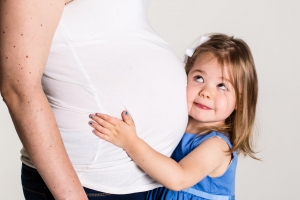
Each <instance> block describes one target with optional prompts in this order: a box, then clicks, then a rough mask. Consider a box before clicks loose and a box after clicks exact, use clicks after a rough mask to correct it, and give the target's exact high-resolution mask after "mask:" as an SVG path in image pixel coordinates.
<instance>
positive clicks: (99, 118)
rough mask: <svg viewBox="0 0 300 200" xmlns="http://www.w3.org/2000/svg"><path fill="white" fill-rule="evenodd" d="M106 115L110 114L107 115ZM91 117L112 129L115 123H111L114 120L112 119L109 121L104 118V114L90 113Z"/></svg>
mask: <svg viewBox="0 0 300 200" xmlns="http://www.w3.org/2000/svg"><path fill="white" fill-rule="evenodd" d="M106 116H108V115H106ZM90 118H91V119H93V120H94V121H95V122H97V123H98V124H100V125H101V126H103V127H104V128H107V129H112V128H113V127H114V125H113V124H112V123H110V121H112V120H109V121H107V120H105V119H103V118H102V115H99V114H96V115H90Z"/></svg>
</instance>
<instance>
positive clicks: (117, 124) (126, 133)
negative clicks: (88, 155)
mask: <svg viewBox="0 0 300 200" xmlns="http://www.w3.org/2000/svg"><path fill="white" fill-rule="evenodd" d="M90 118H91V119H93V120H94V121H90V122H89V125H90V126H92V127H93V128H94V130H93V133H94V134H95V135H97V136H98V137H100V138H101V139H103V140H106V141H108V142H110V143H112V144H114V145H116V146H118V147H121V148H123V149H124V150H125V151H126V149H128V148H130V146H132V145H133V144H134V143H135V141H137V140H138V139H139V138H138V136H137V134H136V130H135V125H134V122H133V120H132V118H131V116H130V114H129V113H128V112H127V111H123V112H122V119H123V121H122V120H119V119H117V118H114V117H111V116H109V115H105V114H98V113H97V114H96V115H90Z"/></svg>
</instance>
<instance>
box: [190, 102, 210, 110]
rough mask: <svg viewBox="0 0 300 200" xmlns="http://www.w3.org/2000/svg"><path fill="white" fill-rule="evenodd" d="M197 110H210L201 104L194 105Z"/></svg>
mask: <svg viewBox="0 0 300 200" xmlns="http://www.w3.org/2000/svg"><path fill="white" fill-rule="evenodd" d="M194 104H195V105H196V106H197V107H198V108H201V109H203V110H211V108H209V107H207V106H205V105H203V104H200V103H194Z"/></svg>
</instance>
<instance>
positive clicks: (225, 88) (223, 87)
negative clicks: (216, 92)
mask: <svg viewBox="0 0 300 200" xmlns="http://www.w3.org/2000/svg"><path fill="white" fill-rule="evenodd" d="M217 86H218V88H220V89H221V90H228V89H227V87H226V85H225V84H224V83H220V84H218V85H217Z"/></svg>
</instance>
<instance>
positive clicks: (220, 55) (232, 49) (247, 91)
mask: <svg viewBox="0 0 300 200" xmlns="http://www.w3.org/2000/svg"><path fill="white" fill-rule="evenodd" d="M208 36H209V37H210V40H208V41H207V42H205V43H204V44H202V45H201V46H199V47H197V48H196V50H195V52H194V54H193V56H192V57H188V59H187V61H186V65H185V70H186V73H187V74H188V73H189V71H190V70H191V68H192V67H193V65H194V63H195V61H196V59H197V57H198V56H199V55H200V54H203V53H212V54H213V55H214V56H215V57H216V58H217V59H218V62H219V63H220V64H221V66H223V67H224V65H226V66H227V69H228V72H229V75H230V80H231V82H232V85H233V87H234V90H235V94H236V110H235V111H233V113H232V114H231V115H230V116H229V117H228V118H227V119H226V120H225V125H220V126H216V127H206V128H205V130H204V131H203V132H209V131H212V130H215V131H219V132H223V133H225V134H228V135H229V138H230V140H231V142H232V146H233V147H232V148H231V150H230V151H231V152H233V151H237V152H238V153H242V154H244V155H248V156H250V157H252V158H254V159H257V158H256V157H255V156H254V153H255V152H254V150H253V129H254V121H255V113H256V103H257V96H258V80H257V74H256V70H255V64H254V60H253V57H252V54H251V51H250V48H249V47H248V45H247V44H246V43H245V42H244V41H243V40H241V39H237V38H234V37H229V36H227V35H224V34H213V35H208ZM222 70H223V69H222ZM203 132H202V133H203Z"/></svg>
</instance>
